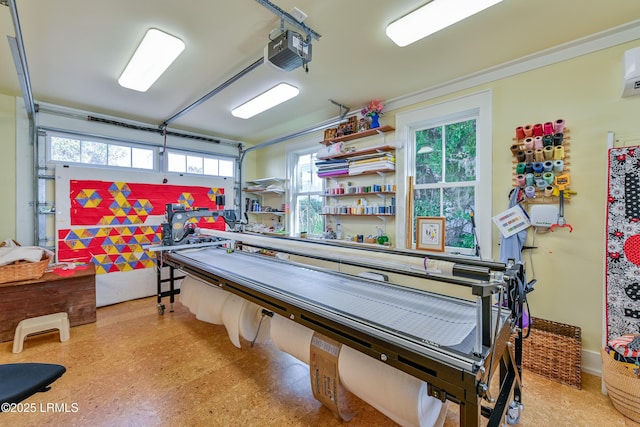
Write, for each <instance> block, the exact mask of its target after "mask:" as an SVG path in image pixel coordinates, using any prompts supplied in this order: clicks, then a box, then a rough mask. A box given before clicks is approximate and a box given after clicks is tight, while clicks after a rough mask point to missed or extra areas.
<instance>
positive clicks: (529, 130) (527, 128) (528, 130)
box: [522, 125, 533, 136]
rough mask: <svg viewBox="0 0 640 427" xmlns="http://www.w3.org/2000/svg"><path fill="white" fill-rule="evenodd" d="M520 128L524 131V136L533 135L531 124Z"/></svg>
mask: <svg viewBox="0 0 640 427" xmlns="http://www.w3.org/2000/svg"><path fill="white" fill-rule="evenodd" d="M522 130H523V131H524V136H533V125H525V126H524V127H523V128H522Z"/></svg>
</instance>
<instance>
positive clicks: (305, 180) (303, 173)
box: [296, 154, 313, 193]
mask: <svg viewBox="0 0 640 427" xmlns="http://www.w3.org/2000/svg"><path fill="white" fill-rule="evenodd" d="M296 174H297V179H296V184H297V186H298V188H297V189H296V193H306V192H309V191H311V181H312V179H313V176H312V175H313V174H312V173H311V155H309V154H306V155H304V156H300V157H298V165H297V167H296Z"/></svg>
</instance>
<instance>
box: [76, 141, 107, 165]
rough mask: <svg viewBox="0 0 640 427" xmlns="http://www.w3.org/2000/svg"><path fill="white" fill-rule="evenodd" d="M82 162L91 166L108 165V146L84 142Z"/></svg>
mask: <svg viewBox="0 0 640 427" xmlns="http://www.w3.org/2000/svg"><path fill="white" fill-rule="evenodd" d="M81 150H82V151H81V155H80V161H81V162H82V163H88V164H91V165H106V164H107V144H104V143H102V142H93V141H82V146H81Z"/></svg>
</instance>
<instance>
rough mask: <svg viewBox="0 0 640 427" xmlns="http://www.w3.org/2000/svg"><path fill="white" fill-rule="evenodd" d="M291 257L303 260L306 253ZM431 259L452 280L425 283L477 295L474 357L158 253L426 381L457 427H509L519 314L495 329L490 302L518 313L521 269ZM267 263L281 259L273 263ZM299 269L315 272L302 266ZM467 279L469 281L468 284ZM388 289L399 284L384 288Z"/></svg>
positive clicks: (184, 257)
mask: <svg viewBox="0 0 640 427" xmlns="http://www.w3.org/2000/svg"><path fill="white" fill-rule="evenodd" d="M235 243H236V247H237V248H240V247H242V246H245V247H246V246H247V244H246V243H242V237H241V235H238V238H237V240H236V242H235ZM249 246H252V247H256V245H255V244H249ZM259 249H263V250H278V251H280V252H288V253H290V254H296V251H291V250H282V248H280V249H278V248H276V247H269V246H264V245H263V246H262V247H259ZM242 254H243V255H246V256H247V257H261V255H256V254H248V253H244V252H243V253H242ZM298 255H302V256H307V257H308V256H309V254H298ZM312 257H313V258H319V259H325V260H331V256H326V257H324V256H320V255H314V256H312ZM430 258H438V259H440V260H443V261H446V262H452V263H453V264H454V268H453V274H454V275H457V276H458V277H449V276H437V275H429V276H428V279H429V280H435V281H440V282H446V283H451V284H454V285H460V286H466V287H470V288H471V292H472V294H473V295H475V296H476V304H477V305H478V307H479V309H478V324H477V326H476V327H477V329H479V330H480V331H481V333H480V334H476V335H479V337H480V339H481V350H480V351H476V350H477V348H474V353H473V355H470V356H469V357H466V358H465V357H464V356H463V357H460V354H456V352H455V351H454V352H451V351H450V349H441V348H438V346H437V345H433V343H416V342H407V341H406V340H404V339H401V338H399V337H394V336H392V335H389V334H385V333H382V334H381V333H380V331H378V330H375V328H368V327H367V326H366V325H362V323H361V322H359V321H357V320H354V319H349V318H348V317H345V316H343V315H336V314H335V313H333V312H332V311H331V309H325V308H323V309H321V310H319V309H318V307H316V306H313V305H309V304H306V303H304V302H302V301H300V300H298V299H296V298H289V297H288V296H287V295H285V294H282V293H280V292H276V293H274V292H269V291H266V290H265V288H264V287H262V286H260V283H258V282H256V281H255V280H252V279H247V278H246V277H243V276H242V273H240V272H233V273H229V272H228V271H226V270H224V269H220V268H216V267H215V266H213V265H209V264H208V263H203V262H200V261H194V259H192V258H190V257H189V255H188V253H185V254H181V253H180V251H169V252H167V253H166V254H165V255H164V262H165V263H166V264H167V265H168V266H169V267H170V268H172V269H173V268H175V269H179V270H181V271H182V272H184V273H187V274H190V275H193V276H195V277H198V278H200V279H202V280H204V281H206V282H208V283H210V284H212V285H214V286H217V287H220V288H221V289H224V290H226V291H228V292H231V293H234V294H236V295H238V296H240V297H242V298H245V299H247V300H249V301H252V302H254V303H256V304H258V305H260V306H262V307H263V308H265V309H266V310H269V311H271V312H274V313H278V314H280V315H281V316H284V317H287V318H289V319H291V320H293V321H295V322H297V323H300V324H302V325H304V326H306V327H308V328H310V329H312V330H314V331H317V332H319V333H322V334H324V335H326V336H328V337H330V338H333V339H335V340H337V341H339V342H341V343H343V344H345V345H348V346H350V347H352V348H354V349H356V350H358V351H360V352H362V353H364V354H367V355H369V356H371V357H373V358H375V359H377V360H381V361H383V362H384V363H386V364H389V365H391V366H393V367H395V368H397V369H399V370H401V371H403V372H405V373H408V374H409V375H412V376H414V377H416V378H419V379H421V380H423V381H425V382H426V383H427V384H428V388H427V391H428V394H429V395H430V396H432V397H435V398H438V399H441V400H442V401H445V400H449V401H451V402H454V403H456V404H458V405H460V425H461V426H479V425H480V418H481V417H482V416H484V417H486V418H488V425H489V426H498V425H501V424H502V423H503V422H505V421H506V422H508V423H509V424H515V423H517V422H518V421H519V419H520V413H521V410H522V394H521V383H520V377H521V362H522V346H521V340H522V330H521V328H517V324H518V317H521V315H517V314H516V315H514V314H513V313H514V311H512V312H511V314H510V316H509V317H508V319H507V321H504V322H503V323H502V325H500V321H499V320H495V321H492V313H493V316H494V317H495V310H496V308H495V306H494V304H493V301H492V299H493V296H494V295H496V294H497V293H499V292H500V291H501V289H502V290H504V292H506V294H507V295H509V301H510V304H509V305H510V306H511V307H512V308H514V309H515V312H517V311H518V310H517V307H522V305H523V301H522V298H523V297H524V291H522V289H523V283H524V267H523V265H521V264H515V263H510V264H509V265H505V264H502V263H495V262H486V261H480V260H473V259H469V260H461V259H460V257H449V256H445V255H438V256H436V255H434V256H431V255H430ZM247 260H250V258H247ZM273 262H282V261H276V260H274V261H273ZM341 262H342V263H345V264H351V265H358V266H360V267H364V268H368V269H378V270H380V268H379V267H377V266H375V265H369V264H367V263H366V262H358V261H353V260H344V259H343V260H341ZM305 268H311V269H315V268H314V267H308V266H305ZM317 270H321V271H324V272H328V273H329V274H333V275H336V277H341V276H344V275H345V274H344V273H339V272H335V271H330V270H326V269H317ZM384 271H387V272H390V273H399V274H403V275H407V276H414V277H421V278H425V274H424V273H422V274H420V273H418V272H411V271H406V270H402V269H400V270H397V271H394V270H393V269H390V268H385V270H384ZM347 276H348V275H347ZM352 277H353V276H352ZM460 277H463V278H465V279H462V278H460ZM469 278H473V279H475V281H470V280H468V279H469ZM478 279H481V280H478ZM359 280H361V279H359ZM378 283H379V282H378ZM389 286H398V285H393V284H389ZM414 291H415V292H416V293H420V292H424V291H419V290H414ZM498 317H499V316H498ZM492 328H493V329H494V331H493V332H492ZM514 332H517V336H516V340H515V346H514V347H515V348H512V346H511V343H510V338H511V335H512V333H514ZM494 374H495V375H494ZM493 377H498V378H499V387H498V390H499V391H498V395H497V397H496V398H493V397H492V391H491V386H490V384H491V381H492V380H494V378H493ZM484 402H488V403H489V405H484V404H483V403H484Z"/></svg>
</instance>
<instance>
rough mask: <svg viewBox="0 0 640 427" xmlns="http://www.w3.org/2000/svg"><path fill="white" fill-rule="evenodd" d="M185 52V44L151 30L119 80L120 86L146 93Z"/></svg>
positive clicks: (158, 31) (170, 36) (153, 29)
mask: <svg viewBox="0 0 640 427" xmlns="http://www.w3.org/2000/svg"><path fill="white" fill-rule="evenodd" d="M183 50H184V42H183V41H182V40H180V39H179V38H177V37H174V36H172V35H171V34H167V33H165V32H163V31H160V30H156V29H155V28H151V29H149V31H147V34H145V36H144V38H143V39H142V41H141V42H140V45H139V46H138V49H136V52H135V53H134V54H133V57H132V58H131V60H130V61H129V63H128V64H127V68H125V69H124V71H123V72H122V75H121V76H120V78H119V79H118V83H120V86H123V87H126V88H128V89H133V90H137V91H138V92H146V91H147V89H149V88H150V87H151V85H152V84H153V83H154V82H155V81H156V80H158V78H159V77H160V76H161V75H162V73H164V72H165V70H166V69H167V68H169V65H171V63H172V62H173V61H174V60H175V59H176V58H177V57H178V55H180V53H182V51H183Z"/></svg>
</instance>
